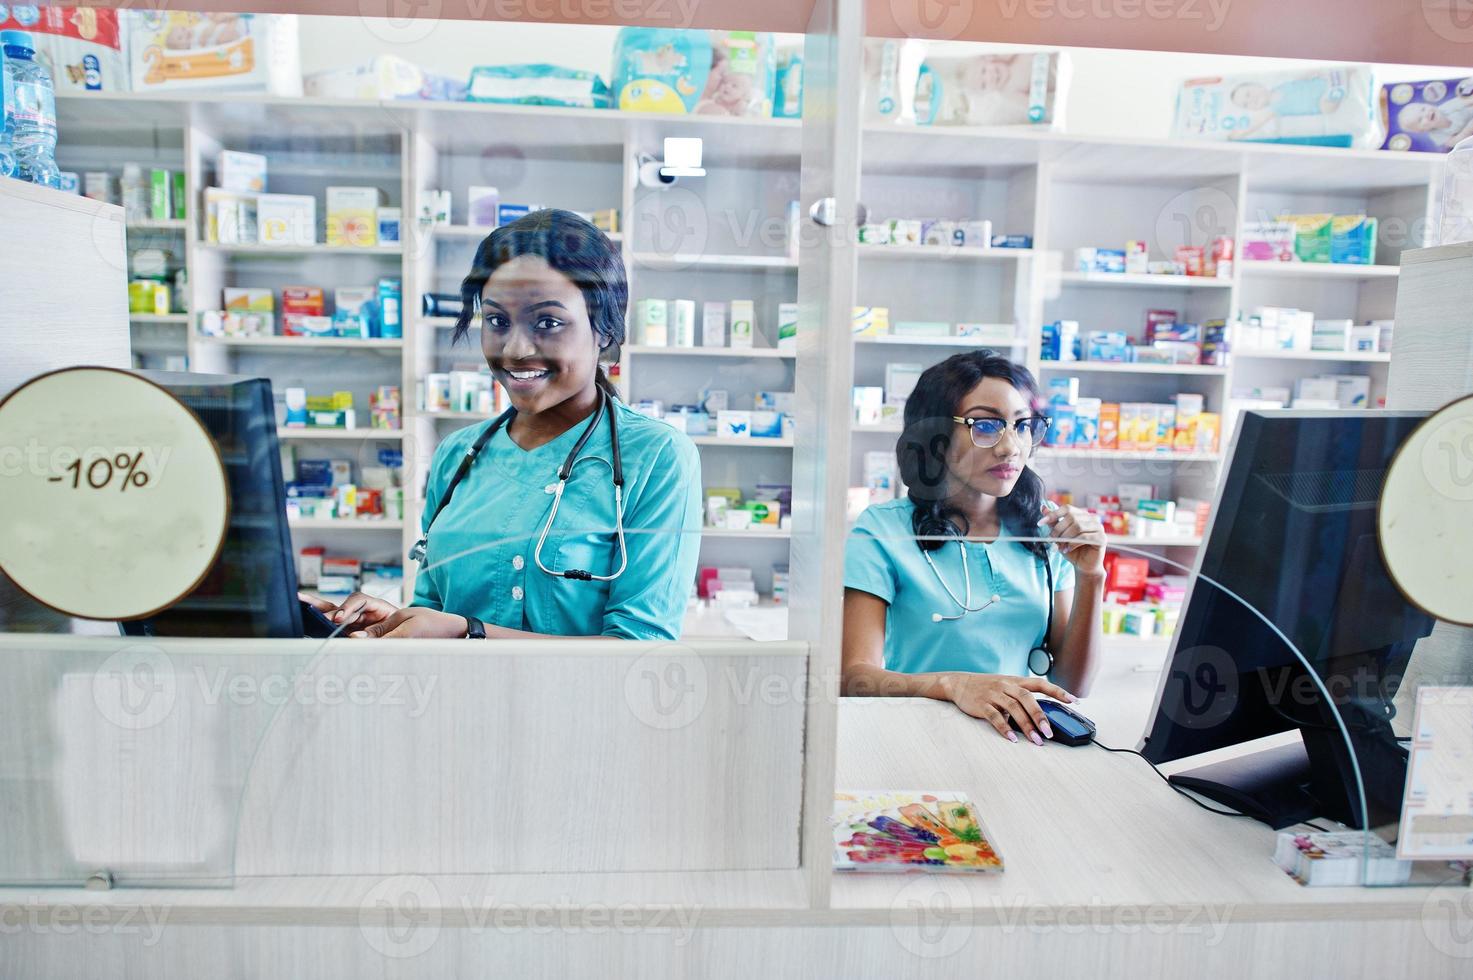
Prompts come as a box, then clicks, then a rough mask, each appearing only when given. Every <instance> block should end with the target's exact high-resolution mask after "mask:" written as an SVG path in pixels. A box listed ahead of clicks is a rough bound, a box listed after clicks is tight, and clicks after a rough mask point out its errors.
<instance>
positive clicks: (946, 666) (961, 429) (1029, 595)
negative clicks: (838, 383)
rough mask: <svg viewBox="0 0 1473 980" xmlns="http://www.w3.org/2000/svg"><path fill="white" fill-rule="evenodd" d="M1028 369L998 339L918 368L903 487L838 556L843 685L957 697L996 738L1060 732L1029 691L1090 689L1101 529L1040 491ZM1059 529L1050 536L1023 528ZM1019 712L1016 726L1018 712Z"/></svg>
mask: <svg viewBox="0 0 1473 980" xmlns="http://www.w3.org/2000/svg"><path fill="white" fill-rule="evenodd" d="M1040 401H1041V400H1040V398H1039V393H1038V385H1037V383H1036V382H1035V381H1034V380H1033V375H1032V374H1030V373H1029V372H1028V370H1027V369H1026V368H1024V367H1022V366H1020V365H1017V364H1014V363H1013V362H1012V361H1009V360H1008V359H1007V358H1004V357H1000V356H998V355H997V354H995V353H993V352H992V351H989V350H979V351H969V352H967V353H965V354H957V355H955V356H953V357H950V358H948V359H946V360H945V361H942V362H941V363H940V364H937V365H935V366H933V367H931V368H930V369H928V370H927V371H926V372H925V373H924V374H922V375H921V377H920V380H919V381H918V382H917V383H916V387H915V391H914V392H913V393H912V395H911V397H910V398H909V399H908V400H907V401H906V404H905V430H904V432H903V433H902V434H901V436H900V439H899V440H898V441H897V443H896V446H895V454H896V457H897V459H898V461H899V464H900V476H901V480H902V482H903V483H904V484H905V486H906V487H907V490H908V495H907V497H906V498H904V499H900V500H894V501H887V502H885V503H882V504H876V505H875V506H873V507H870V508H869V509H868V510H866V511H865V512H864V514H863V515H861V516H860V518H859V521H858V523H857V524H856V525H855V527H854V530H853V532H851V534H850V536H849V541H848V547H847V550H846V554H845V567H844V587H845V590H844V650H843V658H844V663H843V685H842V686H843V690H844V693H845V694H848V695H860V696H863V695H889V696H894V697H928V698H936V699H938V700H943V701H951V702H953V703H955V704H956V706H957V707H958V708H960V709H961V710H963V711H965V712H966V713H967V714H969V715H972V716H974V717H976V718H981V719H983V720H984V721H987V722H989V723H990V724H991V725H992V727H993V728H995V729H997V732H998V734H999V735H1003V736H1005V737H1007V738H1009V739H1011V740H1013V741H1015V742H1016V741H1018V740H1019V736H1018V734H1016V733H1014V732H1013V731H1012V726H1016V727H1017V729H1018V731H1020V732H1021V733H1022V735H1023V737H1024V738H1027V739H1029V740H1030V741H1032V742H1034V743H1035V744H1037V745H1042V744H1043V740H1044V739H1045V738H1051V737H1053V732H1052V730H1051V729H1050V726H1049V724H1048V720H1047V718H1046V717H1045V716H1044V714H1043V711H1042V710H1041V709H1040V708H1039V706H1038V703H1037V701H1036V700H1035V695H1040V694H1041V695H1044V696H1047V697H1052V698H1054V699H1056V700H1059V701H1063V702H1069V701H1073V700H1074V699H1075V698H1074V695H1073V694H1071V693H1069V692H1071V691H1073V692H1077V693H1078V694H1081V695H1082V694H1084V693H1085V692H1086V691H1087V690H1088V688H1089V683H1090V678H1091V676H1092V675H1093V673H1094V668H1095V666H1096V661H1097V659H1098V653H1099V646H1100V638H1099V637H1100V605H1101V600H1102V598H1103V594H1104V584H1105V568H1104V557H1105V532H1104V528H1103V527H1102V526H1101V524H1100V522H1099V520H1098V519H1097V518H1096V517H1094V516H1093V515H1092V514H1090V513H1088V512H1087V511H1083V510H1080V509H1078V508H1075V507H1063V508H1056V507H1054V506H1053V505H1052V504H1049V503H1047V502H1046V501H1045V500H1044V488H1043V481H1042V480H1041V479H1040V478H1039V476H1038V474H1037V473H1035V472H1034V471H1033V470H1032V469H1030V468H1029V467H1028V465H1027V464H1028V460H1029V457H1030V456H1031V455H1032V453H1033V450H1034V448H1035V447H1037V446H1038V445H1039V444H1040V443H1041V442H1042V441H1043V436H1044V433H1045V432H1046V431H1047V430H1048V424H1049V422H1048V419H1047V418H1046V417H1044V416H1043V415H1042V414H1040V413H1039V412H1038V411H1037V410H1036V409H1035V406H1036V405H1038V404H1040ZM1026 537H1052V538H1054V539H1056V543H1054V544H1049V543H1045V542H1042V541H1039V542H1027V541H1019V540H1014V539H1016V538H1026ZM1010 723H1011V724H1010Z"/></svg>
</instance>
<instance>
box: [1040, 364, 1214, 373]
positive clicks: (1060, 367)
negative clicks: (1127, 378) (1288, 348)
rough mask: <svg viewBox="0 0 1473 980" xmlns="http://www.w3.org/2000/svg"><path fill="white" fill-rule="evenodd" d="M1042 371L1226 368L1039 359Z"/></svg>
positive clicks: (1201, 365) (1211, 370)
mask: <svg viewBox="0 0 1473 980" xmlns="http://www.w3.org/2000/svg"><path fill="white" fill-rule="evenodd" d="M1038 366H1039V368H1041V369H1042V370H1044V371H1069V372H1074V371H1086V372H1095V373H1099V374H1205V375H1224V374H1227V371H1228V369H1227V368H1226V367H1222V366H1220V365H1216V364H1136V363H1120V362H1116V361H1040V362H1039V365H1038Z"/></svg>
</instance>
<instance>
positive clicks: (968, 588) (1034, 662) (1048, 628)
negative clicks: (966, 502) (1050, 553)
mask: <svg viewBox="0 0 1473 980" xmlns="http://www.w3.org/2000/svg"><path fill="white" fill-rule="evenodd" d="M956 546H957V549H958V550H960V551H961V553H962V579H963V581H964V582H965V583H966V584H965V586H964V589H965V592H964V597H963V598H957V594H956V593H955V592H953V591H951V586H949V585H947V584H946V579H944V578H942V577H941V569H939V568H937V567H936V562H935V561H934V560H932V558H931V552H929V551H926V550H924V549H922V551H921V555H922V556H923V557H924V558H925V559H926V564H927V565H930V566H931V572H932V573H933V574H934V575H935V576H936V581H938V582H940V583H941V587H942V588H943V589H945V590H946V594H947V596H948V597H949V598H950V599H951V601H952V602H954V603H956V605H957V608H959V609H960V610H961V612H959V613H957V614H956V615H954V616H944V615H942V614H941V613H940V612H933V613H932V614H931V622H933V623H946V622H953V621H955V620H958V619H962V618H964V617H966V616H968V615H969V614H971V613H975V612H981V611H982V610H984V609H986V608H987V607H988V606H990V605H992V604H993V603H995V602H999V601H1001V599H1002V597H1001V596H999V595H997V594H996V593H993V595H992V598H990V599H988V600H987V601H986V602H984V603H982V605H980V606H974V605H972V567H971V564H970V563H969V562H968V561H967V546H966V543H965V542H963V541H962V540H961V539H960V538H958V539H957V542H956ZM1043 572H1044V575H1045V576H1046V577H1047V578H1048V591H1047V592H1045V593H1044V596H1045V598H1044V602H1043V604H1044V607H1045V608H1046V609H1047V610H1048V621H1047V623H1045V625H1044V627H1043V642H1042V643H1040V644H1039V645H1038V646H1036V647H1034V648H1033V649H1032V650H1029V651H1028V670H1029V671H1030V672H1031V673H1034V674H1037V675H1038V676H1039V677H1044V676H1046V675H1047V674H1048V672H1049V671H1051V670H1053V669H1054V655H1053V653H1052V652H1050V650H1049V648H1048V644H1049V635H1050V634H1052V633H1053V631H1054V570H1053V567H1052V566H1051V565H1049V563H1048V559H1047V558H1045V559H1044V561H1043Z"/></svg>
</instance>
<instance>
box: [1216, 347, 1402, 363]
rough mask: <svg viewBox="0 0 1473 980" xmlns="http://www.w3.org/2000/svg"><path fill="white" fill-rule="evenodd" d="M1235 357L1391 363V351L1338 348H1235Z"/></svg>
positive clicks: (1261, 359) (1270, 359)
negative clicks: (1351, 350) (1354, 350)
mask: <svg viewBox="0 0 1473 980" xmlns="http://www.w3.org/2000/svg"><path fill="white" fill-rule="evenodd" d="M1233 357H1234V358H1236V359H1239V360H1242V359H1245V358H1252V359H1254V360H1260V361H1330V362H1333V363H1337V364H1358V363H1365V364H1389V363H1391V352H1390V351H1370V352H1355V353H1352V352H1350V351H1338V350H1251V349H1245V350H1234V351H1233Z"/></svg>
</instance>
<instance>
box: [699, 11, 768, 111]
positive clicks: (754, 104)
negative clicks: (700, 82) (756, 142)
mask: <svg viewBox="0 0 1473 980" xmlns="http://www.w3.org/2000/svg"><path fill="white" fill-rule="evenodd" d="M776 81H777V54H776V49H775V48H774V46H773V40H772V35H771V34H763V33H759V32H757V31H712V32H711V70H710V73H709V74H708V75H707V76H706V87H705V89H704V90H703V91H702V92H701V100H700V102H698V103H696V112H698V113H700V114H701V115H703V116H753V117H766V116H770V115H772V95H773V89H774V87H775V85H776Z"/></svg>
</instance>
